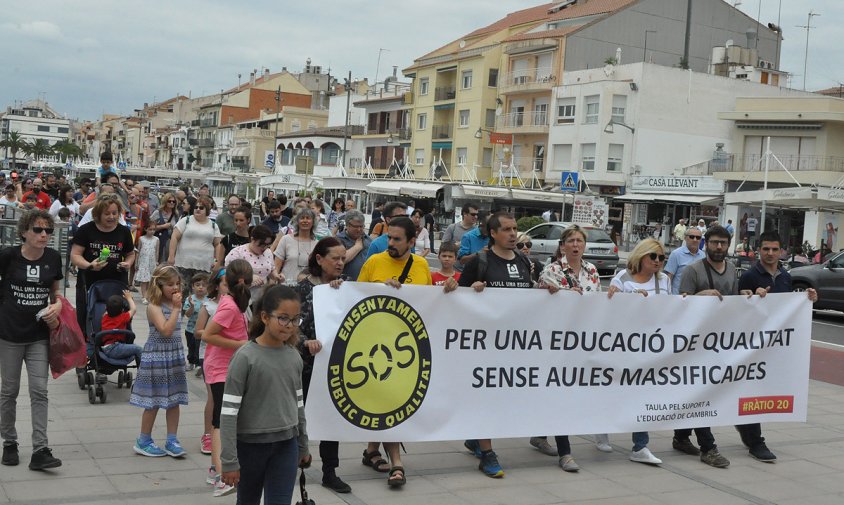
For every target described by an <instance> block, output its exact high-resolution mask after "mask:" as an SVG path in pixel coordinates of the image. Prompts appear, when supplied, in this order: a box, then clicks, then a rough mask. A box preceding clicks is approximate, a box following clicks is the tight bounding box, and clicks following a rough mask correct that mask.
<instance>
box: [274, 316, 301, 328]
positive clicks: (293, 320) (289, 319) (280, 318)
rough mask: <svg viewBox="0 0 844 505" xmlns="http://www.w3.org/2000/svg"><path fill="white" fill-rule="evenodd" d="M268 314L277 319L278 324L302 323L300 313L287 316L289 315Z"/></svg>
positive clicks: (297, 324) (295, 324)
mask: <svg viewBox="0 0 844 505" xmlns="http://www.w3.org/2000/svg"><path fill="white" fill-rule="evenodd" d="M269 316H270V317H271V318H273V319H275V320H276V321H278V324H280V325H282V326H290V325H291V324H292V325H293V326H299V325H300V324H302V316H301V315H298V316H293V317H289V316H277V315H275V314H269Z"/></svg>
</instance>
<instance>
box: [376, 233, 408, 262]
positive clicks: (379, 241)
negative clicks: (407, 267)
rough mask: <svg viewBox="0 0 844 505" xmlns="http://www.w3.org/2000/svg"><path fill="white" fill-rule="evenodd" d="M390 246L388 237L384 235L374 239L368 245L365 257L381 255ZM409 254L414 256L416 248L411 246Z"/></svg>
mask: <svg viewBox="0 0 844 505" xmlns="http://www.w3.org/2000/svg"><path fill="white" fill-rule="evenodd" d="M389 245H390V236H389V235H387V234H386V233H384V234H383V235H381V236H380V237H378V238H376V239H375V240H373V241H372V243H371V244H369V251H367V253H366V257H367V258H369V257H370V256H372V255H373V254H378V253H382V252H384V251H386V250H387V246H389ZM410 252H411V253H413V254H416V246H411V248H410Z"/></svg>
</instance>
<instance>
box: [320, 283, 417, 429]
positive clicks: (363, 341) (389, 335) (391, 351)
mask: <svg viewBox="0 0 844 505" xmlns="http://www.w3.org/2000/svg"><path fill="white" fill-rule="evenodd" d="M430 379H431V343H430V341H429V339H428V332H427V330H426V329H425V323H424V322H423V321H422V319H421V318H420V317H419V313H418V312H416V310H415V309H414V308H413V307H411V306H410V305H408V304H407V303H406V302H404V301H403V300H401V299H399V298H396V297H393V296H384V295H378V296H371V297H369V298H365V299H363V300H361V301H360V302H358V303H357V304H356V305H355V306H354V307H352V309H351V310H350V311H349V313H348V314H346V316H345V317H344V318H343V322H342V323H341V325H340V329H339V330H338V331H337V336H336V338H335V339H334V345H333V347H332V349H331V357H330V358H329V361H328V389H329V391H330V393H331V400H332V402H333V403H334V406H335V407H336V408H337V411H338V412H340V414H341V415H342V416H343V417H344V418H345V419H346V420H347V421H349V422H350V423H352V424H353V425H355V426H358V427H360V428H364V429H368V430H386V429H389V428H393V427H395V426H398V425H399V424H401V423H403V422H404V421H407V420H408V419H409V418H410V417H411V416H412V415H413V414H415V413H416V412H417V411H418V410H419V407H420V406H421V405H422V401H423V400H424V399H425V394H426V393H427V392H428V383H429V381H430Z"/></svg>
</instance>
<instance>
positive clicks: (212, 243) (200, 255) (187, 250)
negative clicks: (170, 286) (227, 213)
mask: <svg viewBox="0 0 844 505" xmlns="http://www.w3.org/2000/svg"><path fill="white" fill-rule="evenodd" d="M190 199H191V197H188V198H185V202H186V205H187V206H188V207H190ZM192 211H193V212H192V214H189V215H185V216H184V217H182V218H181V219H179V222H178V223H176V226H175V227H174V228H173V236H172V237H170V254H169V257H168V258H167V262H168V263H169V264H171V265H174V266H175V267H176V268H177V269H178V270H179V274H181V276H182V281H183V282H182V286H184V288H185V290H189V289H190V285H191V284H190V280H191V279H192V278H193V276H194V275H196V274H197V273H199V272H205V273H210V272H211V269H212V268H214V267H215V266H216V263H217V261H218V254H219V253H218V251H217V248H218V247H220V239H222V238H223V235H222V234H221V233H220V229H219V228H217V225H216V223H214V221H212V220H211V218H210V217H209V216H210V213H211V198H210V197H208V196H200V197H199V198H198V199H196V206H195V207H193V209H192ZM186 292H187V291H186Z"/></svg>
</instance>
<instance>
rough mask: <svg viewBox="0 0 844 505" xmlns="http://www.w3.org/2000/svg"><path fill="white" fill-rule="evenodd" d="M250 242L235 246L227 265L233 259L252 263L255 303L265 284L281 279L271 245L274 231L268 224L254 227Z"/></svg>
mask: <svg viewBox="0 0 844 505" xmlns="http://www.w3.org/2000/svg"><path fill="white" fill-rule="evenodd" d="M249 238H250V240H249V243H248V244H243V245H239V246H237V247H235V248H234V249H232V250H231V252H230V253H228V254H227V255H226V260H225V265H226V266H228V265H229V264H230V263H231V262H232V261H234V260H237V259H241V260H246V261H248V262H249V264H250V265H252V285H251V286H250V290H251V294H252V301H251V302H250V303H251V304H253V305H254V304H255V303H256V302H257V301H258V299H259V298H260V294H261V292H262V291H263V288H264V285H267V284H275V283H276V282H278V281H279V280H280V279H279V277H278V275H277V274H276V273H275V258H274V257H273V252H272V251H271V250H270V246H272V245H273V233H272V232H271V231H270V229H269V228H267V227H266V226H264V225H262V224H259V225H258V226H255V227H254V228H252V232H251V233H250V234H249Z"/></svg>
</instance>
